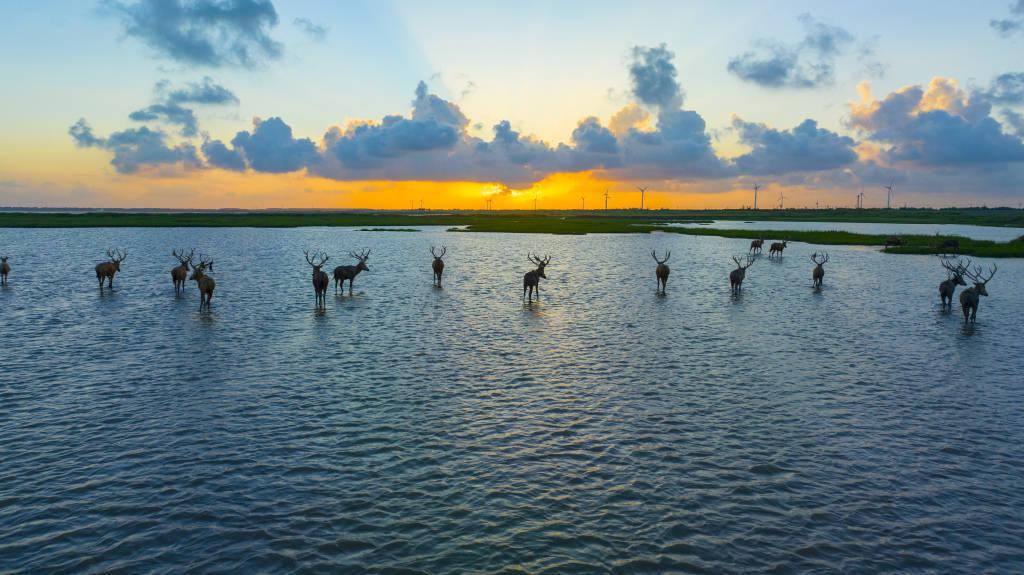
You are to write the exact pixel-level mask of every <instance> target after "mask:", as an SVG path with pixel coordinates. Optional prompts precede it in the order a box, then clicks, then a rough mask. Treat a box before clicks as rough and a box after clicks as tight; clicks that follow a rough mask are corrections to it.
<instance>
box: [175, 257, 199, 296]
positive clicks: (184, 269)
mask: <svg viewBox="0 0 1024 575" xmlns="http://www.w3.org/2000/svg"><path fill="white" fill-rule="evenodd" d="M195 254H196V251H195V250H191V251H190V252H189V254H188V255H187V256H186V255H185V250H181V253H180V254H179V253H178V250H171V255H172V256H174V257H175V258H176V259H177V260H178V263H179V264H180V265H178V266H176V267H173V268H171V281H172V282H174V293H175V294H177V293H179V292H182V291H185V279H186V278H188V269H189V265H191V264H192V258H193V257H195Z"/></svg>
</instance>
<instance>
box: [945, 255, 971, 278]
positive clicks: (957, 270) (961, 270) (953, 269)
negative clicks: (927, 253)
mask: <svg viewBox="0 0 1024 575" xmlns="http://www.w3.org/2000/svg"><path fill="white" fill-rule="evenodd" d="M939 263H941V264H942V267H944V268H946V271H948V272H949V273H951V274H953V275H959V276H962V275H964V274H965V273H966V272H967V270H968V269H970V266H971V260H967V263H964V262H963V261H962V260H960V258H957V259H956V265H951V264H950V263H949V261H947V260H942V261H940V262H939Z"/></svg>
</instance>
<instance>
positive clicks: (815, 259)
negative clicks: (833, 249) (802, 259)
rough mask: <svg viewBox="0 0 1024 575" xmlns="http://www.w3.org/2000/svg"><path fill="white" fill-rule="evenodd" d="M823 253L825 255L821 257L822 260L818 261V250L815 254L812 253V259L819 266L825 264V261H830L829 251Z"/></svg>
mask: <svg viewBox="0 0 1024 575" xmlns="http://www.w3.org/2000/svg"><path fill="white" fill-rule="evenodd" d="M821 255H822V256H823V257H822V258H821V261H818V252H814V253H813V254H811V261H812V262H814V263H816V264H818V265H819V266H823V265H825V263H826V262H828V252H822V253H821Z"/></svg>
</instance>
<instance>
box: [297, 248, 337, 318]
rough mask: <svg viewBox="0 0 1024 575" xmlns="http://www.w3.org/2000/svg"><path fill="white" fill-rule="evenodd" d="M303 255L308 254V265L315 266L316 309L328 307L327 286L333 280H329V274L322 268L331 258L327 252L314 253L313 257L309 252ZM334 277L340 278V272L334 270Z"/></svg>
mask: <svg viewBox="0 0 1024 575" xmlns="http://www.w3.org/2000/svg"><path fill="white" fill-rule="evenodd" d="M302 253H304V254H306V263H308V264H309V265H311V266H313V292H314V293H315V294H316V307H318V308H324V307H327V286H328V285H330V283H331V280H329V279H328V278H327V272H325V271H323V270H322V269H321V268H323V267H324V264H325V263H327V260H329V259H331V258H330V256H328V255H327V253H326V252H322V251H319V250H317V251H315V252H313V255H312V256H311V255H309V252H307V251H304V252H302ZM334 276H335V277H337V276H338V270H334Z"/></svg>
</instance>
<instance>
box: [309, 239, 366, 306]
mask: <svg viewBox="0 0 1024 575" xmlns="http://www.w3.org/2000/svg"><path fill="white" fill-rule="evenodd" d="M348 255H350V256H352V257H353V258H355V259H356V260H358V263H356V265H354V266H338V267H336V268H334V293H338V286H339V285H340V286H341V291H345V280H348V293H349V295H352V283H353V282H354V281H355V279H356V276H357V275H359V272H363V271H370V268H368V267H367V266H366V260H368V259H370V250H363V252H362V253H358V254H357V253H355V252H349V253H348ZM311 265H312V264H311Z"/></svg>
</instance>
